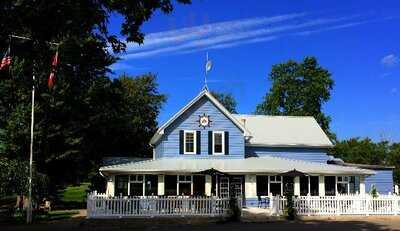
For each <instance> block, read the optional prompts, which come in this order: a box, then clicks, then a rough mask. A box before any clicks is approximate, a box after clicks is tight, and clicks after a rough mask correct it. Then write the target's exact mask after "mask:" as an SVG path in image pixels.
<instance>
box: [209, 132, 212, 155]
mask: <svg viewBox="0 0 400 231" xmlns="http://www.w3.org/2000/svg"><path fill="white" fill-rule="evenodd" d="M212 152H213V132H212V131H208V155H212Z"/></svg>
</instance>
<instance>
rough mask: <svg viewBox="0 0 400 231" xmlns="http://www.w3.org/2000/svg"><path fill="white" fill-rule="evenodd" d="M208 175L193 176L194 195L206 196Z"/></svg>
mask: <svg viewBox="0 0 400 231" xmlns="http://www.w3.org/2000/svg"><path fill="white" fill-rule="evenodd" d="M205 184H206V176H204V175H194V176H193V195H195V196H204V194H205V190H206V189H205Z"/></svg>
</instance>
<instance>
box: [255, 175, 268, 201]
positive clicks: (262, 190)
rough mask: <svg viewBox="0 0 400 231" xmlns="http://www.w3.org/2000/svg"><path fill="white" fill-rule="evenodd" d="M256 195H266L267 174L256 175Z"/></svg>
mask: <svg viewBox="0 0 400 231" xmlns="http://www.w3.org/2000/svg"><path fill="white" fill-rule="evenodd" d="M256 185H257V196H268V176H257V178H256Z"/></svg>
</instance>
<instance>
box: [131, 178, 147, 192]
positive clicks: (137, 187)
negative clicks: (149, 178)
mask: <svg viewBox="0 0 400 231" xmlns="http://www.w3.org/2000/svg"><path fill="white" fill-rule="evenodd" d="M143 179H144V176H143V175H132V176H129V196H143Z"/></svg>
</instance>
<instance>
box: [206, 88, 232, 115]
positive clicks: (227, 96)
mask: <svg viewBox="0 0 400 231" xmlns="http://www.w3.org/2000/svg"><path fill="white" fill-rule="evenodd" d="M211 94H212V95H213V96H214V97H215V98H216V99H217V100H218V101H219V102H220V103H221V104H222V105H224V107H225V108H226V109H227V110H228V111H229V112H230V113H237V111H236V105H237V103H236V99H235V98H234V97H233V95H232V94H231V93H222V92H216V91H211Z"/></svg>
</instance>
